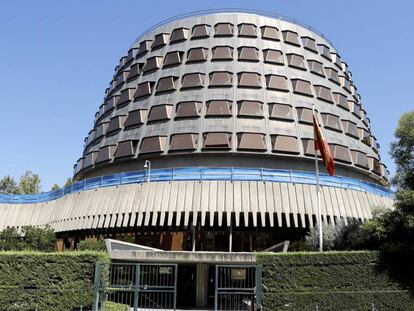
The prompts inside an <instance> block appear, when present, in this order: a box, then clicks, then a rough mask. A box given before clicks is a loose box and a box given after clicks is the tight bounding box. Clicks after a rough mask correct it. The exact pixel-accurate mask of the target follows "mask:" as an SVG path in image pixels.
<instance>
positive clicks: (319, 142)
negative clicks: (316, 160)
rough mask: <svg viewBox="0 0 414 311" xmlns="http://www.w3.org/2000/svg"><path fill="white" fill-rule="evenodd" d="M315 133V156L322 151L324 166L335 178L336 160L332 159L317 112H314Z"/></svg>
mask: <svg viewBox="0 0 414 311" xmlns="http://www.w3.org/2000/svg"><path fill="white" fill-rule="evenodd" d="M313 133H314V137H315V139H314V141H315V154H316V152H317V150H319V151H320V153H321V156H322V161H323V164H325V167H326V169H327V170H328V173H329V175H331V176H333V175H334V172H335V164H334V160H333V158H332V154H331V150H330V149H329V145H328V143H327V142H326V140H325V137H323V134H322V131H321V128H320V126H319V123H318V118H317V117H316V114H315V112H313Z"/></svg>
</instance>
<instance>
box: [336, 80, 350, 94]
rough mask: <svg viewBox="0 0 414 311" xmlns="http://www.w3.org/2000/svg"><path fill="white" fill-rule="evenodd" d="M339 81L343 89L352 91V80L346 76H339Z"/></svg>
mask: <svg viewBox="0 0 414 311" xmlns="http://www.w3.org/2000/svg"><path fill="white" fill-rule="evenodd" d="M339 82H340V84H341V86H342V87H343V89H344V90H345V91H347V92H348V93H351V82H350V81H349V80H348V78H347V77H345V76H339Z"/></svg>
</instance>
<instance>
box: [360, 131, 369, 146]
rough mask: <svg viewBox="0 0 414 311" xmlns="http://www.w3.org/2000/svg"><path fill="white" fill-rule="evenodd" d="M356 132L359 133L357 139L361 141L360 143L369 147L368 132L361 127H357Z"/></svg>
mask: <svg viewBox="0 0 414 311" xmlns="http://www.w3.org/2000/svg"><path fill="white" fill-rule="evenodd" d="M358 132H359V138H360V139H361V141H362V142H363V143H364V144H365V145H367V146H369V147H371V139H370V136H371V134H370V133H369V132H368V130H366V129H365V128H362V127H358Z"/></svg>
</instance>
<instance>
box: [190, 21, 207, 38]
mask: <svg viewBox="0 0 414 311" xmlns="http://www.w3.org/2000/svg"><path fill="white" fill-rule="evenodd" d="M210 31H211V26H209V25H206V24H201V25H195V26H194V27H193V31H192V33H191V39H202V38H208V37H209V36H210Z"/></svg>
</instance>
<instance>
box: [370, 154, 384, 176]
mask: <svg viewBox="0 0 414 311" xmlns="http://www.w3.org/2000/svg"><path fill="white" fill-rule="evenodd" d="M368 166H369V169H370V170H371V171H372V172H373V173H374V174H376V175H378V176H381V163H380V161H379V160H378V159H377V158H374V157H368Z"/></svg>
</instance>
